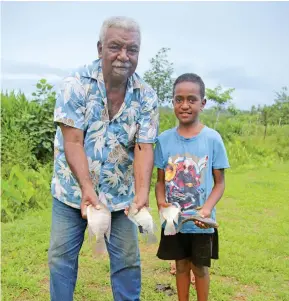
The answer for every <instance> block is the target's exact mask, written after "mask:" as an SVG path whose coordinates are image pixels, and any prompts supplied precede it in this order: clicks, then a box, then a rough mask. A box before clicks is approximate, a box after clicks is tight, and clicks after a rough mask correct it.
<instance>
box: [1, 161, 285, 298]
mask: <svg viewBox="0 0 289 301" xmlns="http://www.w3.org/2000/svg"><path fill="white" fill-rule="evenodd" d="M288 179H289V164H288V163H286V164H283V165H276V166H273V167H270V168H269V169H268V168H260V169H255V170H251V171H238V172H236V171H235V172H234V171H229V172H228V173H227V180H226V182H227V188H226V193H225V196H224V197H223V199H222V200H221V202H220V203H219V204H218V207H217V208H218V213H217V216H218V222H219V223H220V230H219V233H220V259H219V260H218V261H215V262H214V263H213V266H212V268H211V279H212V281H211V292H210V300H212V301H226V300H247V301H251V300H254V301H259V300H260V301H261V300H262V301H266V300H267V301H269V300H278V301H282V300H284V301H285V300H289V290H288V284H289V238H288V225H289V209H288V208H289V207H288V200H289V197H288V195H289V186H288ZM152 199H153V198H152ZM152 204H153V205H154V201H152ZM152 212H153V214H154V218H155V221H158V216H157V212H156V209H155V207H153V211H152ZM49 228H50V208H48V209H47V210H45V211H41V212H31V213H30V214H29V215H27V216H26V217H25V218H24V219H22V220H18V221H16V222H14V223H9V224H2V297H3V300H5V301H9V300H19V301H20V300H21V301H30V300H37V301H42V300H49V275H48V267H47V250H48V246H49ZM156 250H157V245H146V244H144V243H143V242H142V243H141V255H142V266H143V273H142V275H143V286H142V300H144V301H145V300H146V301H155V300H156V301H157V300H164V301H165V300H172V301H174V300H177V297H176V295H174V296H170V297H169V296H167V295H165V294H164V293H163V292H156V291H155V288H156V284H158V283H162V284H168V285H170V286H171V287H173V289H174V290H175V279H174V277H173V276H171V275H170V274H169V265H168V262H164V261H160V260H158V259H157V258H156V256H155V254H156ZM79 266H80V268H79V276H78V282H77V287H76V292H75V300H76V301H80V300H87V301H89V300H101V301H108V300H112V295H111V292H110V283H109V262H108V260H107V257H105V258H104V259H103V260H100V259H95V258H94V257H93V255H92V251H91V248H90V246H89V244H88V242H87V239H86V241H85V243H84V247H83V248H82V250H81V254H80V264H79ZM191 295H192V296H194V298H193V299H194V300H196V297H195V292H194V290H193V289H191Z"/></svg>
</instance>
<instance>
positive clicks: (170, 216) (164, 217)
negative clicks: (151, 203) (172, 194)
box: [159, 204, 181, 235]
mask: <svg viewBox="0 0 289 301" xmlns="http://www.w3.org/2000/svg"><path fill="white" fill-rule="evenodd" d="M159 214H160V220H161V224H163V223H164V222H166V225H165V229H164V235H175V234H177V230H176V227H175V224H178V222H179V216H180V214H181V208H180V206H176V205H174V204H171V205H170V206H168V207H161V209H160V210H159Z"/></svg>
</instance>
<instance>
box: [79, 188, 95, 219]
mask: <svg viewBox="0 0 289 301" xmlns="http://www.w3.org/2000/svg"><path fill="white" fill-rule="evenodd" d="M81 191H82V198H81V204H80V209H81V215H82V218H84V219H87V207H88V206H89V205H92V206H93V207H94V208H95V209H100V206H99V199H98V196H97V194H96V192H95V190H94V187H93V186H92V185H87V186H85V187H83V188H82V190H81Z"/></svg>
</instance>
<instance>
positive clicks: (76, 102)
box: [51, 60, 159, 211]
mask: <svg viewBox="0 0 289 301" xmlns="http://www.w3.org/2000/svg"><path fill="white" fill-rule="evenodd" d="M101 65H102V61H101V60H96V61H94V62H93V63H92V64H91V65H88V66H84V67H82V68H80V69H78V70H76V71H74V72H73V73H72V74H71V75H70V76H69V77H67V78H65V79H64V80H63V83H62V87H61V89H60V92H59V95H58V97H57V100H56V106H55V112H54V121H55V122H57V123H62V124H65V125H68V126H71V127H74V128H77V129H81V130H83V131H84V149H85V152H86V155H87V160H88V164H89V171H90V177H91V179H92V182H93V185H94V187H95V190H96V191H97V192H98V193H99V194H100V196H101V200H102V202H104V203H105V204H106V205H107V206H108V208H109V209H110V210H111V211H117V210H122V209H124V208H125V207H127V206H128V205H129V204H131V202H132V200H133V198H134V177H133V159H134V144H135V143H136V142H139V143H155V141H156V137H157V132H158V122H159V120H158V99H157V95H156V93H155V92H154V90H153V89H152V88H151V87H150V86H149V85H147V84H146V83H145V82H144V81H143V80H142V79H141V78H140V77H139V76H138V75H137V74H136V73H134V74H133V75H132V76H131V77H130V78H129V80H128V84H127V89H126V94H125V99H124V103H123V104H122V106H121V108H120V110H119V112H118V113H117V114H116V115H115V116H114V117H113V119H112V120H110V119H109V116H108V108H107V98H106V90H105V83H104V80H103V74H102V66H101ZM54 148H55V149H54V173H53V178H52V185H51V192H52V195H53V197H55V198H56V199H58V200H59V201H61V202H64V203H66V204H68V205H70V206H72V207H75V208H80V202H81V190H80V187H79V185H78V182H77V180H76V178H75V177H74V175H73V173H72V172H71V170H70V168H69V166H68V164H67V162H66V159H65V153H64V147H63V136H62V132H61V129H60V127H58V128H57V132H56V136H55V142H54Z"/></svg>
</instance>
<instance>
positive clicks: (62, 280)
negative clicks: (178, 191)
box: [49, 17, 158, 301]
mask: <svg viewBox="0 0 289 301" xmlns="http://www.w3.org/2000/svg"><path fill="white" fill-rule="evenodd" d="M140 41H141V36H140V29H139V26H138V24H137V23H136V22H135V21H134V20H132V19H130V18H126V17H112V18H109V19H107V20H106V21H105V22H104V23H103V25H102V28H101V31H100V38H99V42H98V44H97V47H98V55H99V59H98V60H96V61H94V62H93V63H92V64H91V65H89V66H86V67H83V68H80V69H78V70H76V71H75V72H73V73H72V75H70V76H69V77H67V78H65V79H64V81H63V85H62V88H61V91H60V93H59V96H58V98H57V102H56V108H55V116H54V119H55V122H57V124H58V129H57V133H56V137H55V161H54V174H53V179H52V195H53V198H54V199H53V209H52V227H51V241H50V249H49V267H50V294H51V300H53V301H70V300H72V299H73V292H74V288H75V284H76V279H77V271H78V255H79V251H80V249H81V246H82V243H83V240H84V232H85V229H86V226H87V220H86V216H85V214H86V213H85V212H86V207H87V206H88V205H90V204H92V205H93V206H96V207H97V204H98V202H99V198H98V196H99V194H102V196H104V197H105V204H106V205H107V207H108V208H109V209H110V210H111V212H112V224H111V236H110V242H109V243H107V249H108V252H109V257H110V272H111V285H112V291H113V296H114V300H119V301H120V300H127V301H129V300H131V301H133V300H139V296H140V290H141V269H140V256H139V248H138V238H137V228H136V226H135V225H134V224H133V223H132V222H131V221H130V220H129V219H128V218H127V216H126V215H125V213H124V210H125V208H127V207H128V206H129V205H130V204H131V203H132V201H133V200H134V201H135V202H136V204H137V206H138V209H140V208H142V207H143V206H145V205H147V204H148V198H149V187H150V179H151V173H152V168H153V143H154V142H155V139H156V136H157V129H158V113H157V95H156V93H155V92H154V91H153V90H152V89H151V88H150V87H149V86H148V85H147V84H146V83H145V82H144V81H143V80H142V79H141V78H140V77H139V76H138V75H137V74H136V73H135V69H136V67H137V63H138V56H139V51H140Z"/></svg>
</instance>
